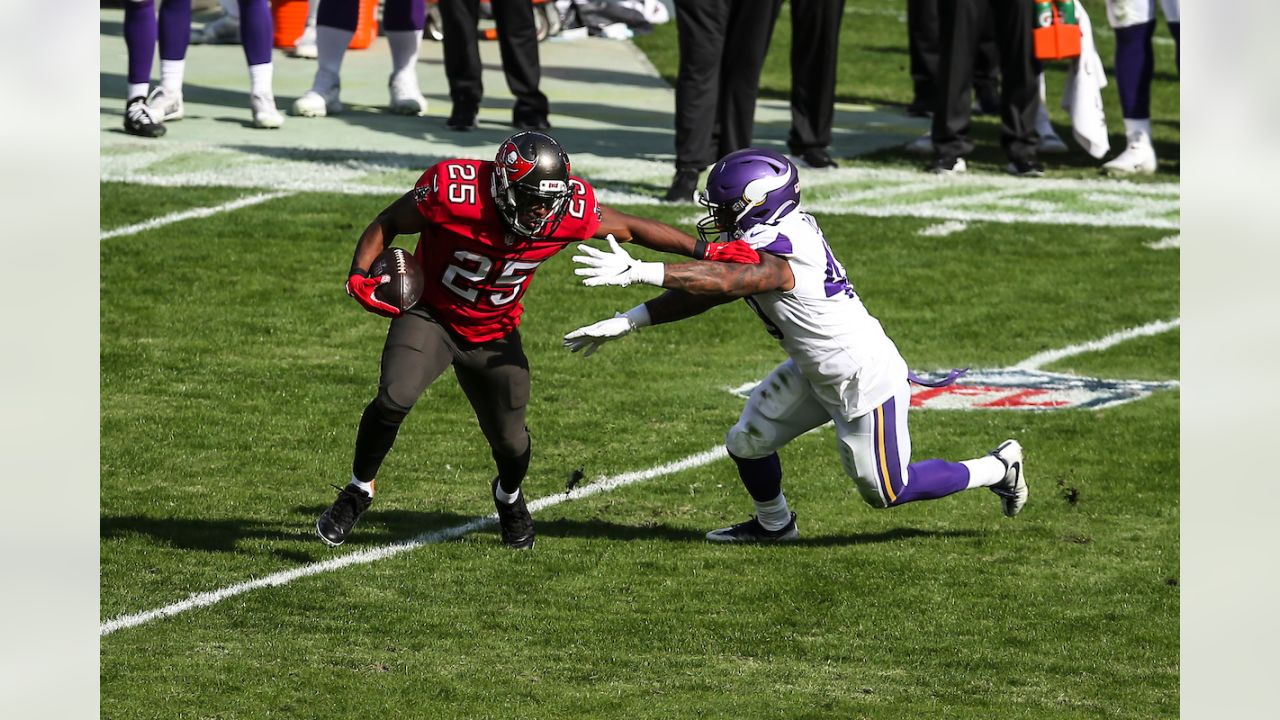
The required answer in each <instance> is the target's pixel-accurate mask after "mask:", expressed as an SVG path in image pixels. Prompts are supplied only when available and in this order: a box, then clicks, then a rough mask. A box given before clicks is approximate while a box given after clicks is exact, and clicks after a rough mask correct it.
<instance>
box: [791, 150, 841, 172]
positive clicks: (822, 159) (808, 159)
mask: <svg viewBox="0 0 1280 720" xmlns="http://www.w3.org/2000/svg"><path fill="white" fill-rule="evenodd" d="M800 159H801V160H802V161H803V162H804V164H805V165H808V166H809V167H811V168H815V169H821V168H833V167H840V164H839V163H837V162H836V161H835V160H833V159H831V156H830V155H828V154H827V151H826V150H825V149H823V148H809V149H808V150H805V151H804V152H802V153H800Z"/></svg>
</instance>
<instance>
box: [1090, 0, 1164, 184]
mask: <svg viewBox="0 0 1280 720" xmlns="http://www.w3.org/2000/svg"><path fill="white" fill-rule="evenodd" d="M1160 5H1161V7H1162V9H1163V10H1164V19H1165V22H1167V23H1168V24H1169V34H1171V35H1173V42H1174V43H1175V44H1177V43H1179V42H1180V40H1179V32H1178V31H1179V24H1180V23H1179V20H1178V18H1179V15H1178V11H1179V7H1178V0H1160ZM1107 20H1108V21H1110V23H1111V27H1113V28H1115V31H1116V88H1117V89H1118V90H1119V92H1120V110H1121V112H1122V113H1123V115H1124V134H1125V137H1126V138H1127V139H1128V146H1127V147H1126V148H1125V149H1124V151H1123V152H1121V153H1120V154H1119V155H1117V156H1116V157H1115V158H1114V159H1113V160H1111V161H1110V162H1108V163H1106V164H1104V165H1103V166H1102V169H1103V171H1104V172H1107V173H1111V174H1115V175H1132V174H1135V173H1137V174H1144V175H1149V174H1151V173H1153V172H1155V171H1156V149H1155V146H1154V145H1153V144H1152V142H1151V77H1152V75H1153V74H1154V73H1155V53H1154V52H1153V51H1152V49H1151V38H1152V36H1153V35H1155V32H1156V0H1107ZM1176 52H1177V55H1176V57H1177V60H1176V62H1177V64H1178V65H1179V66H1181V64H1182V62H1181V60H1182V53H1181V47H1178V48H1177V49H1176Z"/></svg>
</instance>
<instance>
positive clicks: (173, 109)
mask: <svg viewBox="0 0 1280 720" xmlns="http://www.w3.org/2000/svg"><path fill="white" fill-rule="evenodd" d="M239 8H240V14H241V15H242V16H243V18H244V23H243V24H244V30H243V33H242V37H241V40H242V43H241V44H242V45H243V47H244V57H245V61H246V62H247V63H248V66H249V108H250V110H251V111H252V113H253V126H254V127H258V128H278V127H280V126H281V125H282V124H284V116H282V115H281V114H280V111H279V110H277V109H276V98H275V94H274V93H273V92H272V74H273V73H272V70H273V67H274V66H273V65H272V62H271V30H272V27H271V10H270V8H269V7H268V5H267V0H239ZM124 28H125V29H124V37H125V46H126V48H127V51H128V55H129V76H128V77H129V91H128V97H129V101H128V105H127V106H126V108H125V117H124V129H125V132H127V133H130V134H132V135H140V136H142V137H160V136H161V135H164V133H165V127H164V123H166V122H172V121H176V120H181V119H182V118H183V115H184V114H185V110H184V108H183V104H182V81H183V77H184V75H185V74H186V57H187V46H188V44H189V43H190V41H191V0H161V3H160V14H159V23H158V32H157V20H156V12H155V2H154V0H129V2H126V3H125V8H124ZM157 35H158V39H159V44H160V84H159V85H157V86H156V87H155V89H154V90H151V92H150V93H148V92H147V88H148V85H149V84H150V80H151V54H152V53H153V52H155V47H156V41H157Z"/></svg>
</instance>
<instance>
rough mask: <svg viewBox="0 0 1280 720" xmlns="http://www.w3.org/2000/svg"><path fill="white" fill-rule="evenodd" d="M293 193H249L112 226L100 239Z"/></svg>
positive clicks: (233, 208)
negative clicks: (217, 202) (213, 203)
mask: <svg viewBox="0 0 1280 720" xmlns="http://www.w3.org/2000/svg"><path fill="white" fill-rule="evenodd" d="M292 194H293V193H291V192H273V193H262V194H260V195H249V196H247V197H242V198H237V199H235V200H232V201H231V202H228V203H223V204H221V205H214V206H213V207H203V208H194V209H192V210H183V211H181V212H176V213H169V214H168V215H161V216H160V217H156V218H151V219H150V220H145V221H143V222H140V223H134V224H133V225H125V226H124V227H118V228H112V229H111V230H107V231H106V232H104V233H102V234H101V235H100V236H98V240H100V241H101V240H109V239H111V238H114V237H121V236H124V235H133V234H134V233H140V232H142V231H143V230H152V229H154V228H158V227H163V226H165V225H170V224H172V223H176V222H182V221H183V220H193V219H195V218H205V217H209V216H210V215H217V214H218V213H224V212H231V211H232V210H239V209H240V208H243V207H249V206H250V205H257V204H258V203H262V202H266V201H268V200H275V199H276V198H280V197H285V196H286V195H292Z"/></svg>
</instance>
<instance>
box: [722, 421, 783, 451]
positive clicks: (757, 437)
mask: <svg viewBox="0 0 1280 720" xmlns="http://www.w3.org/2000/svg"><path fill="white" fill-rule="evenodd" d="M724 446H725V449H727V450H728V451H729V452H730V453H732V454H734V455H736V456H738V457H740V458H746V459H748V460H756V459H758V458H762V457H765V456H767V455H769V454H770V453H772V452H773V451H774V450H777V448H776V447H774V443H773V437H772V433H770V432H769V431H768V429H767V428H765V427H764V426H763V425H761V424H759V423H753V422H751V421H739V422H738V424H736V425H734V426H733V427H731V428H729V432H728V433H726V434H725V436H724Z"/></svg>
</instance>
